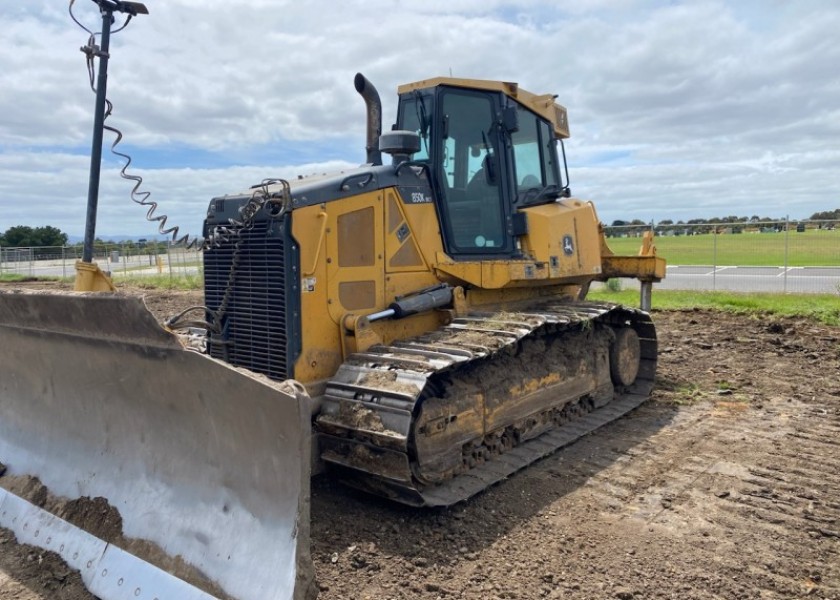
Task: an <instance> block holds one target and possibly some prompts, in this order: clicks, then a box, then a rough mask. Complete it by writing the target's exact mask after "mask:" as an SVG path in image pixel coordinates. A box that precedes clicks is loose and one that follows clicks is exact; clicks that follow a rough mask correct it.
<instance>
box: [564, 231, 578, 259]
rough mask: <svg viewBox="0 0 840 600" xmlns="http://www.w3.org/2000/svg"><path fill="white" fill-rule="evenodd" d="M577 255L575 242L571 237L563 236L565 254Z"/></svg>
mask: <svg viewBox="0 0 840 600" xmlns="http://www.w3.org/2000/svg"><path fill="white" fill-rule="evenodd" d="M574 253H575V241H574V240H573V239H572V236H570V235H564V236H563V254H565V255H566V256H571V255H572V254H574Z"/></svg>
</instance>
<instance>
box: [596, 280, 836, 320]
mask: <svg viewBox="0 0 840 600" xmlns="http://www.w3.org/2000/svg"><path fill="white" fill-rule="evenodd" d="M587 299H589V300H596V301H597V300H602V301H608V302H619V303H621V304H626V305H627V306H638V305H639V292H638V290H632V289H630V290H621V291H610V290H609V289H606V288H604V289H600V290H593V291H591V292H590V293H589V295H588V296H587ZM652 308H653V309H654V310H680V309H686V308H711V309H716V310H725V311H729V312H733V313H741V314H756V315H758V314H772V315H780V316H801V317H807V318H810V319H814V320H816V321H819V322H821V323H825V324H827V325H834V326H840V297H838V296H837V295H834V294H758V293H736V292H697V291H677V290H654V291H653V296H652Z"/></svg>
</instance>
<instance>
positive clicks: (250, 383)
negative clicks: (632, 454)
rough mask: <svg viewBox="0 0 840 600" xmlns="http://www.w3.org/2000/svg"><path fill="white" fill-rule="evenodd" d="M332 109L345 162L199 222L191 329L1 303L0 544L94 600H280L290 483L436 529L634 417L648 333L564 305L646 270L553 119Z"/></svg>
mask: <svg viewBox="0 0 840 600" xmlns="http://www.w3.org/2000/svg"><path fill="white" fill-rule="evenodd" d="M355 85H356V89H357V91H359V93H360V94H361V95H362V96H363V97H364V99H365V101H366V105H367V115H368V116H367V143H366V146H367V148H366V150H367V153H366V162H365V164H363V165H361V166H360V167H358V168H355V169H350V170H347V171H345V172H341V173H336V174H333V175H324V176H313V177H303V178H300V179H296V180H293V181H285V180H281V179H270V180H265V181H262V182H260V183H258V184H256V185H254V186H253V187H252V188H249V189H247V190H246V191H244V192H242V193H236V194H230V195H224V196H219V197H217V198H213V199H212V200H211V201H210V204H209V207H208V211H207V216H206V219H205V223H204V239H205V242H204V251H203V254H204V281H205V283H204V286H205V288H204V295H205V302H204V305H203V306H201V307H198V308H197V309H196V311H195V312H194V313H192V315H193V316H191V317H189V318H188V317H187V316H185V315H180V316H175V317H174V318H173V319H171V320H170V322H169V323H168V324H167V326H166V327H164V326H161V325H160V324H159V323H158V322H157V320H156V319H155V318H154V317H153V316H152V315H151V314H150V313H149V311H148V310H147V309H146V308H145V306H144V305H143V303H142V300H140V299H138V298H133V297H129V296H124V295H121V294H119V293H118V292H117V293H113V292H105V293H102V292H72V293H71V292H67V293H64V294H57V293H38V292H26V291H23V290H17V291H7V292H5V293H2V294H0V370H2V371H1V372H2V374H1V375H0V463H2V464H3V465H4V467H3V468H0V470H5V475H3V476H2V477H0V526H1V527H6V528H10V529H12V530H13V531H14V532H15V533H16V535H17V536H18V538H19V540H21V541H22V542H26V543H30V544H34V545H37V546H40V547H43V548H46V549H49V550H53V551H55V552H58V553H59V554H60V555H61V556H62V557H63V558H64V559H65V560H66V561H67V562H68V563H69V564H70V565H71V566H72V567H74V568H77V569H79V571H80V572H81V574H82V578H83V580H84V581H85V583H86V585H87V586H88V587H89V589H90V590H91V591H92V592H93V593H94V594H96V595H97V596H99V597H100V598H103V599H104V600H116V599H122V598H126V599H129V598H130V599H135V598H144V599H145V598H148V599H150V600H151V599H153V598H158V599H159V600H163V599H164V598H167V599H178V600H183V599H191V598H196V599H199V598H201V599H204V598H208V599H210V598H234V599H237V600H267V599H281V598H284V599H285V598H302V597H304V596H305V595H306V594H307V589H308V587H309V585H308V582H309V581H310V580H311V568H310V566H309V558H308V518H309V515H308V489H309V478H310V476H311V474H312V473H314V472H320V471H324V472H325V476H331V477H337V478H339V479H341V480H343V481H345V482H347V483H348V484H349V485H352V486H356V487H358V488H361V489H363V490H366V491H367V492H370V493H372V494H377V495H380V496H385V497H387V498H390V499H393V500H394V501H397V502H402V503H405V504H409V505H414V506H447V505H451V504H454V503H457V502H460V501H463V500H466V499H468V498H469V497H470V496H472V495H474V494H476V493H479V492H481V491H482V490H484V489H485V488H487V487H488V486H490V485H492V484H493V483H495V482H498V481H500V480H503V479H505V478H507V477H509V476H510V475H512V474H513V473H515V472H516V471H517V470H519V469H521V468H523V467H525V466H526V465H528V464H529V463H531V462H533V461H535V460H537V459H539V458H540V457H543V456H545V455H547V454H549V453H551V452H553V451H555V450H556V449H558V448H560V447H562V446H564V445H566V444H568V443H570V442H572V441H573V440H575V439H577V438H579V437H580V436H582V435H585V434H587V433H589V432H591V431H593V430H594V429H596V428H597V427H599V426H600V425H602V424H604V423H607V422H609V421H612V420H614V419H616V418H618V417H619V416H621V415H622V414H624V413H626V412H627V411H629V410H631V409H633V408H634V407H636V406H638V405H639V404H640V403H641V402H643V401H644V400H645V399H646V398H647V397H648V396H649V395H650V393H651V389H652V385H653V380H654V375H655V370H656V355H657V352H656V334H655V329H654V325H653V323H652V322H651V319H650V317H649V315H648V314H647V312H645V311H644V310H639V309H635V308H628V307H624V306H618V305H610V304H604V303H592V302H587V301H586V295H587V291H588V289H589V286H590V284H591V283H592V282H595V281H605V280H607V279H608V278H614V277H634V278H638V279H639V280H640V281H641V282H642V304H643V306H644V305H645V304H646V303H649V301H650V289H651V284H652V283H653V282H655V281H658V280H659V279H661V278H662V277H664V274H665V264H664V261H663V260H662V259H661V258H659V257H657V256H656V255H655V250H654V248H653V245H652V243H651V240H650V239H645V240H644V242H645V243H644V244H643V248H642V251H641V252H640V254H639V255H636V256H616V255H614V254H613V253H612V252H611V251H610V250H609V248H608V246H607V243H606V240H605V236H604V231H603V227H602V225H601V224H600V222H599V219H598V217H597V215H596V213H595V208H594V207H593V205H592V204H591V203H590V202H587V201H584V200H580V199H577V198H575V197H573V196H572V195H571V191H570V188H569V179H568V171H567V169H566V161H565V152H560V151H559V150H560V149H562V140H563V139H565V138H567V137H568V135H569V130H568V123H567V118H566V110H565V109H564V108H563V107H562V106H560V105H559V104H557V103H556V102H555V99H554V98H555V97H554V96H552V95H535V94H532V93H530V92H527V91H525V90H523V89H521V88H520V87H519V86H518V85H517V84H515V83H510V82H502V81H485V80H471V79H455V78H436V79H430V80H424V81H418V82H416V83H411V84H407V85H403V86H401V87H400V88H399V90H398V92H399V104H398V110H397V116H396V121H395V124H394V126H393V128H392V129H391V130H390V131H387V132H385V133H383V132H382V124H381V116H380V115H381V105H380V102H379V96H378V94H377V93H376V90H375V89H374V88H373V86H372V85H371V84H370V82H369V81H368V80H367V79H365V78H364V77H363V76H362V75H360V74H359V75H357V76H356V80H355ZM383 154H385V155H388V159H387V160H384V161H383V158H382V155H383ZM90 270H91V269H90V266H89V265H83V266H82V268H81V269H80V271H81V272H83V273H82V275H80V280H82V279H85V280H86V281H88V280H89V279H90V278H89V276H88V274H89V272H90ZM188 314H189V313H188ZM185 321H187V323H185ZM186 324H188V325H189V326H190V328H189V329H188V331H190V332H191V334H192V335H189V336H183V335H176V333H174V330H176V329H178V328H179V326H180V325H186ZM196 339H197V341H196ZM184 340H189V343H188V342H185V341H184ZM196 348H197V349H196ZM91 507H93V508H96V509H97V510H93V509H92V508H91ZM80 515H81V516H80ZM95 515H100V517H101V516H102V515H110V518H111V521H110V522H111V523H112V524H114V523H116V527H115V528H114V529H115V530H114V531H103V530H102V528H101V527H100V525H101V522H100V521H101V520H102V519H99V520H98V521H97V519H95V518H94V516H95ZM82 517H84V518H82ZM97 523H99V524H97Z"/></svg>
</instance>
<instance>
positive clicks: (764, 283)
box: [656, 265, 840, 294]
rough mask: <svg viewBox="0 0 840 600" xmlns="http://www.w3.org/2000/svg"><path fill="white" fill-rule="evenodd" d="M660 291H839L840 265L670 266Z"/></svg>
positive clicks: (659, 285)
mask: <svg viewBox="0 0 840 600" xmlns="http://www.w3.org/2000/svg"><path fill="white" fill-rule="evenodd" d="M656 287H657V288H659V289H661V290H725V291H732V292H796V293H803V294H831V293H837V292H838V291H840V267H787V268H785V267H702V266H700V267H694V266H693V267H683V266H678V265H675V266H668V270H667V275H666V277H665V280H664V281H662V282H661V283H658V284H656Z"/></svg>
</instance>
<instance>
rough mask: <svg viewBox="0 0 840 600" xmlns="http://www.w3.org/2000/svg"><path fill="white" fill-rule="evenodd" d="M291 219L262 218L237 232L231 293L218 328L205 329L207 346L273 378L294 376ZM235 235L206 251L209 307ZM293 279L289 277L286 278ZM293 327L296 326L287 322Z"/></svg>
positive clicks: (220, 286) (221, 286) (220, 288)
mask: <svg viewBox="0 0 840 600" xmlns="http://www.w3.org/2000/svg"><path fill="white" fill-rule="evenodd" d="M288 227H289V219H288V218H286V219H281V220H279V221H275V220H271V221H261V222H256V223H254V226H253V227H252V228H250V229H249V230H247V231H245V232H244V233H242V234H241V236H240V238H241V239H242V244H241V249H240V251H239V259H238V266H237V268H236V270H235V273H234V280H233V284H232V293H231V294H230V300H229V303H228V308H227V310H226V311H225V313H224V316H223V319H222V325H223V328H222V332H221V333H220V334H213V333H212V332H211V333H210V334H209V339H208V341H209V344H208V352H209V354H210V355H211V356H213V357H214V358H218V359H221V360H224V361H226V362H228V363H230V364H232V365H235V366H238V367H244V368H246V369H249V370H251V371H255V372H257V373H262V374H264V375H267V376H268V377H271V378H272V379H277V380H284V379H287V378H289V377H291V376H292V372H291V371H292V364H293V359H294V357H293V356H292V355H293V349H294V346H295V344H292V343H290V342H292V341H293V340H292V339H291V337H294V336H293V335H292V336H290V334H289V333H290V327H289V314H290V313H291V314H292V316H291V318H292V319H294V318H296V316H297V315H296V314H295V312H294V311H293V310H290V309H291V308H292V307H293V306H295V305H296V301H295V299H294V298H293V297H292V296H293V295H294V294H295V293H296V290H297V285H296V283H297V282H296V278H295V277H290V276H289V274H290V273H294V268H293V261H294V256H293V253H292V252H290V250H292V248H291V247H292V245H293V243H292V241H291V237H290V236H289V234H288ZM234 252H235V240H232V241H230V242H225V243H223V244H222V245H221V246H220V247H218V248H213V249H210V250H207V251H205V254H204V295H205V303H206V305H207V308H209V309H210V310H217V309H218V308H219V305H220V304H221V302H222V300H223V297H224V294H225V290H226V289H227V286H228V280H229V278H230V267H231V262H232V260H233V257H234ZM288 280H291V281H288ZM291 330H292V331H294V328H291Z"/></svg>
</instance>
